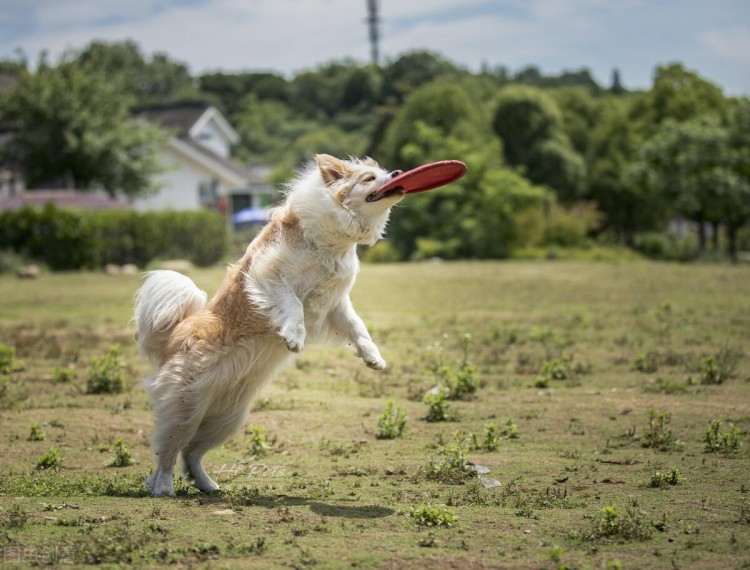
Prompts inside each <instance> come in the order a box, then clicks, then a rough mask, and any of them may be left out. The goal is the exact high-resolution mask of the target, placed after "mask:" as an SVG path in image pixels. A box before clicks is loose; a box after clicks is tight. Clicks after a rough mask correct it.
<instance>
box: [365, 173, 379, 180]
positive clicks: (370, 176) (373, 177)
mask: <svg viewBox="0 0 750 570" xmlns="http://www.w3.org/2000/svg"><path fill="white" fill-rule="evenodd" d="M375 178H377V177H376V176H375V175H374V174H370V175H369V176H368V177H367V178H365V182H372V181H373V180H375Z"/></svg>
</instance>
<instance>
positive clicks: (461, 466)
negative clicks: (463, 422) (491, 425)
mask: <svg viewBox="0 0 750 570" xmlns="http://www.w3.org/2000/svg"><path fill="white" fill-rule="evenodd" d="M465 439H466V434H465V433H464V432H456V434H455V435H454V437H453V445H452V446H451V447H445V448H443V449H441V450H440V451H439V452H438V453H439V457H438V458H436V459H431V460H430V461H429V462H428V463H427V466H426V468H425V475H426V477H427V478H428V479H433V480H436V481H440V482H441V483H448V484H453V485H460V484H462V483H464V482H465V481H466V480H467V479H470V478H472V477H474V476H476V469H475V468H474V466H473V465H472V464H471V463H470V462H469V460H468V459H466V449H465V447H464V441H465Z"/></svg>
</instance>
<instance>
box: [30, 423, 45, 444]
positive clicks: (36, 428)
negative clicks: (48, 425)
mask: <svg viewBox="0 0 750 570" xmlns="http://www.w3.org/2000/svg"><path fill="white" fill-rule="evenodd" d="M44 437H45V436H44V430H43V429H42V426H40V425H39V424H31V427H30V429H29V441H44Z"/></svg>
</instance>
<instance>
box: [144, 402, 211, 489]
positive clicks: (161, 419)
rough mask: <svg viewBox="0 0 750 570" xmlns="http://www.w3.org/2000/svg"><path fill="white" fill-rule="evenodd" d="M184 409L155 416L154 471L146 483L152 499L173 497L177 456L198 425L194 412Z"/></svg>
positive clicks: (197, 418) (198, 416) (198, 421)
mask: <svg viewBox="0 0 750 570" xmlns="http://www.w3.org/2000/svg"><path fill="white" fill-rule="evenodd" d="M186 408H187V409H180V410H175V412H176V413H173V414H169V415H167V414H165V415H157V418H158V421H157V425H156V428H155V429H154V437H153V444H154V454H155V455H156V471H155V472H154V473H153V474H152V475H151V476H150V477H149V480H147V481H146V486H147V487H150V488H151V491H152V493H151V494H152V495H153V496H154V497H162V496H164V495H169V496H174V489H173V485H172V477H173V473H174V465H175V463H176V461H177V454H178V453H179V451H180V449H182V448H184V447H185V445H186V444H187V443H188V442H189V441H190V440H191V439H192V437H193V436H194V435H195V432H196V427H194V426H198V425H199V424H200V421H201V420H200V415H199V414H197V413H196V412H195V411H193V412H192V413H190V412H189V409H190V407H189V406H186ZM196 416H197V417H196ZM149 483H150V484H149Z"/></svg>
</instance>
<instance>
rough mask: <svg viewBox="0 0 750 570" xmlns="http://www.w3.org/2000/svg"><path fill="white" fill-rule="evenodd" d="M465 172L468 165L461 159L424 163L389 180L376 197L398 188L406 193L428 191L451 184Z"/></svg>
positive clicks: (378, 197) (391, 192)
mask: <svg viewBox="0 0 750 570" xmlns="http://www.w3.org/2000/svg"><path fill="white" fill-rule="evenodd" d="M464 174H466V165H465V164H464V163H463V162H461V161H460V160H441V161H439V162H431V163H429V164H423V165H422V166H418V167H417V168H414V169H412V170H407V171H406V172H403V173H401V174H399V175H397V176H395V177H394V178H392V179H391V180H389V181H388V182H387V183H386V184H385V185H383V187H382V188H380V190H378V191H377V193H376V196H374V198H375V199H376V200H377V199H380V198H382V197H384V196H385V195H386V194H393V192H395V191H397V190H403V191H404V192H405V193H406V194H416V193H417V192H426V191H427V190H432V189H434V188H439V187H440V186H445V185H446V184H450V183H451V182H454V181H455V180H458V179H459V178H461V177H462V176H463V175H464Z"/></svg>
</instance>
